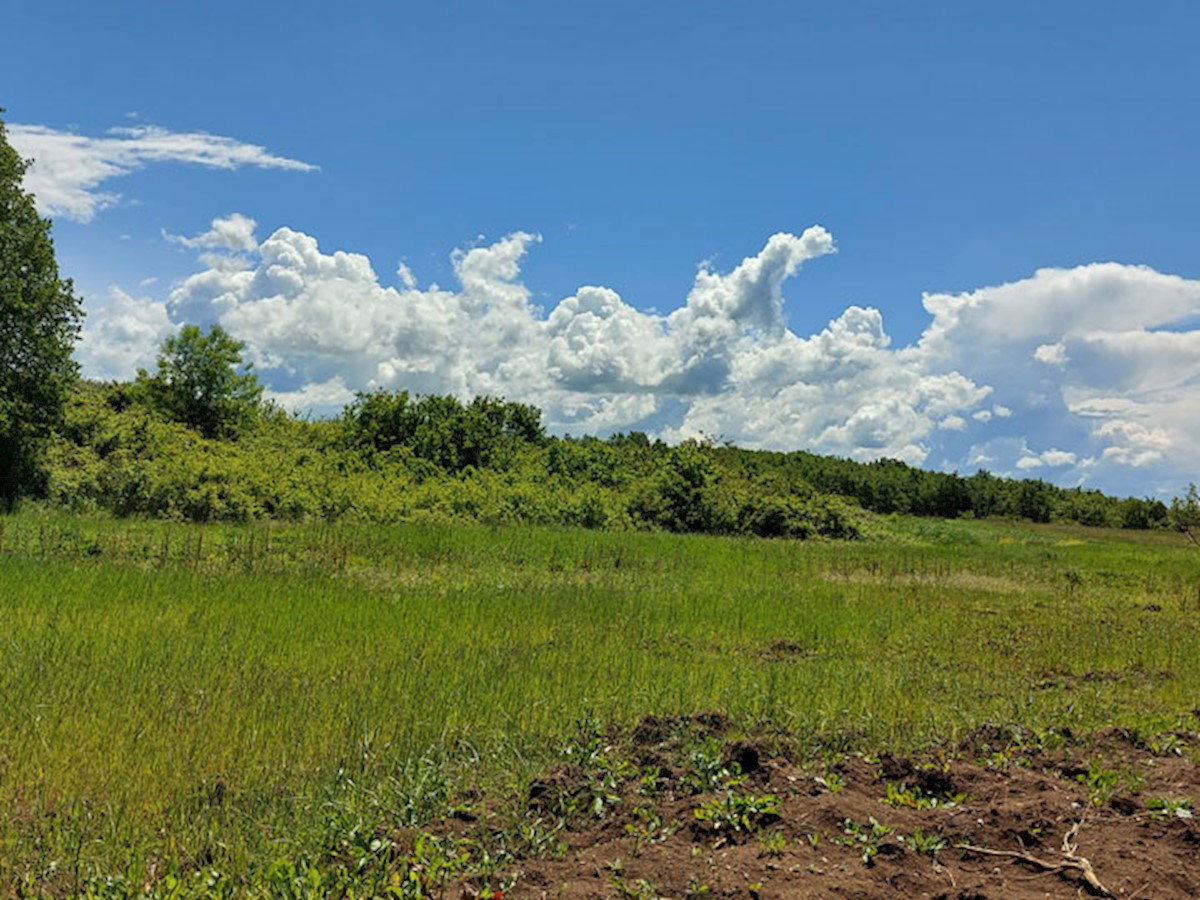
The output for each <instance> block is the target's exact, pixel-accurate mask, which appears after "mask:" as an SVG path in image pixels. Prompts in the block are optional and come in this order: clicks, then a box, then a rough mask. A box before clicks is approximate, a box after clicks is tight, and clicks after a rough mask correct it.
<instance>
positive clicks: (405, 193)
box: [0, 0, 1200, 498]
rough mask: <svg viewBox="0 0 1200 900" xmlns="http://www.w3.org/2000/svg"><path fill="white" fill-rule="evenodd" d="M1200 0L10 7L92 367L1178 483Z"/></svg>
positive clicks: (1194, 428) (1009, 471)
mask: <svg viewBox="0 0 1200 900" xmlns="http://www.w3.org/2000/svg"><path fill="white" fill-rule="evenodd" d="M1198 30H1200V6H1197V5H1196V4H1195V3H1192V2H1146V3H1140V4H1136V5H1135V4H1126V3H1110V2H1099V3H1097V2H1094V0H1092V2H1086V3H1076V2H1067V0H1064V2H1055V3H1045V2H1036V3H1027V2H1010V3H1004V4H971V3H961V2H919V0H913V2H905V3H892V2H854V0H847V2H839V3H836V4H830V3H803V2H788V3H783V2H756V3H746V4H737V5H735V4H726V3H708V2H693V3H682V2H646V0H639V2H623V0H614V2H607V3H589V2H582V0H581V2H571V3H563V2H555V3H550V2H537V0H530V2H514V3H503V4H502V3H494V2H491V3H483V2H465V0H464V2H447V3H440V4H416V3H383V2H362V0H345V2H342V3H340V4H337V5H336V6H335V5H330V4H326V3H315V2H303V0H298V2H291V3H287V4H283V3H277V2H268V0H264V2H259V3H232V2H227V0H208V2H205V3H198V2H187V0H183V2H173V3H163V2H160V0H155V2H144V0H130V2H122V3H119V4H97V3H94V2H90V0H89V2H60V0H39V2H38V3H27V4H19V5H18V6H17V7H15V8H13V9H11V10H7V11H6V13H5V31H6V40H5V49H4V52H3V53H0V106H3V107H4V108H5V110H6V112H5V113H4V114H3V115H4V120H5V123H6V127H7V132H8V139H9V140H10V142H11V143H12V144H13V145H14V146H15V147H16V148H17V149H18V150H19V151H20V152H21V153H22V155H23V156H25V157H28V158H32V159H33V160H34V163H33V165H32V167H31V168H30V170H29V171H28V172H27V174H26V180H25V186H26V188H27V189H28V190H29V191H31V192H32V193H33V194H34V196H35V198H36V199H37V202H38V206H39V209H40V210H41V212H42V213H43V214H45V215H47V216H49V217H51V218H52V220H53V222H54V231H53V235H54V239H55V246H56V251H57V256H58V262H59V268H60V271H61V273H62V274H63V275H64V276H68V277H71V278H73V279H74V281H75V285H76V288H77V289H78V292H79V293H80V294H81V295H82V296H83V298H84V306H85V311H86V321H85V330H84V335H83V339H82V341H81V343H80V345H79V347H78V348H77V351H76V357H77V359H78V360H79V362H80V365H81V368H82V371H83V372H84V374H85V375H87V376H89V377H93V378H102V379H127V378H130V377H132V376H133V375H134V374H135V372H136V371H137V369H138V367H147V368H153V365H154V360H155V355H156V351H157V349H158V347H159V345H160V344H161V342H162V341H163V339H164V338H165V337H167V336H168V335H170V334H172V333H173V332H174V331H175V330H177V329H178V328H179V326H180V325H182V324H184V323H196V324H200V325H202V326H209V325H212V324H220V325H222V326H223V327H224V328H225V329H226V330H227V331H229V332H230V333H232V334H233V335H235V336H236V337H237V338H239V339H240V340H243V341H244V342H245V344H246V350H245V353H246V357H247V359H249V360H252V361H253V363H254V369H255V371H256V372H257V373H258V374H259V377H260V379H261V380H262V381H263V383H264V384H265V385H266V386H267V388H268V396H269V397H271V398H272V399H274V400H276V401H277V402H279V403H281V404H283V405H284V406H285V407H287V408H289V409H295V410H297V411H301V412H304V413H307V414H313V415H327V414H335V413H337V412H338V411H339V410H340V409H341V408H342V406H343V405H344V404H345V403H347V402H349V401H351V400H352V399H353V397H354V395H355V393H356V392H359V391H370V390H376V389H386V390H408V391H410V392H412V393H454V394H457V395H459V396H461V397H464V398H466V397H470V396H473V395H477V394H491V395H495V396H503V397H506V398H507V399H510V400H515V401H520V402H526V403H534V404H536V405H537V406H539V407H540V408H541V409H542V410H543V421H544V422H545V423H546V425H547V426H548V427H549V428H550V430H551V431H553V432H555V433H559V434H574V435H582V434H596V435H601V436H603V435H607V434H611V433H613V432H616V431H631V430H638V431H645V432H647V433H649V434H650V435H652V436H658V437H662V438H663V439H665V440H668V441H677V440H681V439H684V438H688V437H706V438H709V439H711V440H714V441H718V442H720V441H732V442H734V443H736V444H738V445H739V446H743V447H749V448H766V449H777V450H794V449H808V450H812V451H815V452H819V453H828V454H835V455H838V456H846V457H851V458H854V459H859V460H871V459H876V458H880V457H891V458H897V459H902V460H904V461H905V462H908V463H910V464H912V465H919V466H923V467H925V468H931V469H939V470H946V471H958V472H960V473H962V474H969V473H971V472H974V471H976V470H977V469H979V468H986V469H988V470H989V471H991V472H994V473H997V474H1001V475H1011V476H1015V477H1034V478H1042V479H1045V480H1047V481H1050V482H1053V483H1055V484H1060V485H1063V486H1068V487H1070V486H1075V485H1081V486H1084V487H1087V488H1099V489H1102V490H1105V491H1107V492H1110V493H1117V494H1120V495H1128V494H1132V495H1136V496H1159V497H1164V498H1169V497H1171V496H1175V495H1179V494H1182V493H1183V491H1184V490H1185V488H1186V485H1187V484H1188V482H1190V481H1197V480H1200V476H1198V475H1197V464H1196V460H1197V459H1200V215H1198V214H1197V211H1198V210H1200V172H1198V169H1197V155H1196V147H1197V146H1200V78H1197V77H1196V71H1195V52H1194V35H1195V34H1196V33H1197V32H1198Z"/></svg>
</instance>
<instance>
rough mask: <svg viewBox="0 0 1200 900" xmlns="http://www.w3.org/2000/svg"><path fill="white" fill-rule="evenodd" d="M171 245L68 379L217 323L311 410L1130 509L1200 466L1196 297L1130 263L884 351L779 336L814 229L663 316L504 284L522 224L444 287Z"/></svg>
mask: <svg viewBox="0 0 1200 900" xmlns="http://www.w3.org/2000/svg"><path fill="white" fill-rule="evenodd" d="M173 240H175V241H176V242H177V243H179V244H180V245H181V246H185V247H188V248H190V249H193V250H195V251H197V252H198V253H199V254H200V256H201V260H202V263H203V267H202V269H201V270H200V271H198V272H197V273H196V274H194V275H192V276H191V277H189V278H187V279H185V280H184V281H183V282H181V283H179V284H177V285H176V286H175V287H174V289H173V290H172V291H171V292H170V294H169V295H168V296H167V297H166V299H165V301H158V302H157V303H155V302H152V301H134V300H132V298H127V297H126V298H124V299H121V300H120V301H119V302H118V301H110V304H109V308H108V310H106V311H105V313H104V316H105V317H111V318H112V319H113V320H114V321H113V323H109V324H106V323H105V322H104V321H100V322H96V321H95V320H94V318H95V317H93V319H90V320H89V324H88V328H89V338H88V341H87V342H85V344H86V348H87V353H89V354H91V355H90V356H87V355H86V354H83V357H84V358H85V365H89V366H92V365H99V364H100V363H101V362H102V363H103V366H104V367H105V371H106V372H109V373H112V374H114V375H115V374H117V373H116V372H115V371H114V370H115V369H116V368H117V367H118V366H119V365H120V364H121V362H122V360H127V361H132V360H133V359H134V358H138V359H141V358H143V357H144V343H143V345H142V346H143V350H141V351H138V352H134V351H133V350H128V351H122V350H120V349H119V348H120V345H121V340H122V335H125V336H126V337H128V339H129V340H130V341H139V342H144V341H148V340H151V339H152V338H153V336H155V335H158V334H160V333H161V329H162V327H163V322H164V320H165V319H167V318H169V320H170V321H171V322H174V323H181V322H184V321H190V322H198V323H201V324H207V323H210V322H218V321H219V322H220V323H221V324H223V325H224V326H225V327H226V328H227V329H228V330H230V331H231V332H232V333H233V334H235V335H237V336H238V337H239V338H241V339H243V340H245V341H246V342H247V344H248V348H249V355H250V357H251V358H252V359H253V361H254V362H255V364H256V366H257V367H258V370H259V372H260V374H261V375H262V377H263V378H264V380H265V381H266V382H267V384H268V386H269V388H270V392H269V396H272V397H273V398H275V399H276V400H277V402H280V403H282V404H283V405H285V406H289V407H292V406H304V407H311V408H315V409H317V410H318V411H335V410H336V409H337V408H339V407H340V406H341V405H342V404H343V403H344V402H346V400H348V399H349V398H350V397H351V396H352V393H353V392H354V391H357V390H363V389H373V388H376V387H381V388H387V389H407V390H409V391H413V392H417V393H430V392H439V393H446V392H448V393H454V394H457V395H460V396H468V395H472V394H493V395H500V396H506V397H509V398H510V399H515V400H521V401H523V402H530V403H535V404H537V405H538V406H540V407H541V408H542V409H543V410H544V412H545V418H546V421H547V423H548V425H549V426H550V427H551V428H552V429H555V430H559V431H570V432H572V433H575V434H580V433H601V434H603V433H607V432H611V431H613V430H630V429H639V430H645V431H649V432H651V433H653V434H657V435H660V436H663V437H664V438H666V439H668V440H677V439H680V438H683V437H689V436H694V435H700V434H703V435H708V436H712V437H715V438H722V439H731V440H734V441H736V442H737V443H739V444H740V445H742V446H747V447H763V448H778V449H792V448H808V449H813V450H816V451H818V452H824V453H833V454H837V455H843V456H849V457H853V458H856V459H864V460H865V459H874V458H877V457H880V456H890V457H894V458H899V459H903V460H905V461H907V462H910V463H912V464H918V465H919V464H924V463H925V462H926V461H927V460H928V459H929V458H931V454H936V456H935V457H934V458H937V459H939V460H945V461H946V464H947V465H949V466H954V465H959V466H962V467H966V468H972V467H974V466H978V465H980V464H982V462H987V464H988V465H989V467H990V468H993V469H994V470H995V471H997V472H999V473H1000V474H1006V473H1008V474H1021V473H1025V472H1031V471H1034V470H1037V469H1043V468H1044V469H1047V470H1050V471H1052V472H1053V474H1054V477H1055V478H1056V479H1059V480H1061V481H1063V482H1069V483H1079V482H1081V481H1083V480H1084V479H1090V480H1091V481H1092V483H1101V484H1104V485H1107V486H1109V487H1110V488H1111V489H1118V488H1116V487H1113V486H1119V485H1122V484H1130V487H1129V488H1128V489H1129V490H1130V491H1132V492H1137V493H1144V492H1145V491H1144V490H1140V489H1139V488H1138V487H1137V486H1136V485H1137V484H1140V483H1141V479H1144V477H1145V473H1146V472H1147V471H1148V467H1151V466H1153V467H1154V470H1153V471H1154V473H1155V476H1156V478H1157V481H1156V484H1161V483H1170V482H1171V480H1172V479H1173V478H1176V477H1177V476H1179V477H1182V476H1181V473H1183V472H1185V470H1187V467H1188V466H1190V464H1191V462H1190V461H1191V460H1192V459H1194V458H1195V456H1196V455H1197V454H1198V453H1200V416H1196V415H1195V409H1196V408H1198V406H1197V404H1198V403H1200V397H1198V395H1200V333H1198V332H1196V331H1188V330H1186V329H1181V327H1180V326H1179V324H1178V323H1180V322H1181V321H1185V320H1188V317H1189V316H1194V315H1196V313H1197V312H1200V282H1197V281H1188V280H1185V279H1182V278H1178V277H1175V276H1168V275H1162V274H1160V273H1158V272H1154V271H1153V270H1150V269H1146V268H1144V267H1136V266H1119V265H1116V264H1111V263H1106V264H1101V265H1097V266H1084V267H1080V268H1079V269H1071V270H1052V269H1043V270H1039V271H1038V272H1037V273H1036V274H1035V275H1034V276H1033V277H1031V278H1029V279H1025V280H1024V281H1018V282H1013V283H1011V284H1006V285H1001V286H999V287H995V288H985V289H981V290H979V291H973V292H970V293H967V294H960V295H927V296H926V297H925V305H926V308H927V309H928V310H929V312H930V313H931V315H932V320H931V322H930V324H929V327H928V328H927V329H926V331H925V333H924V335H923V336H922V338H921V340H920V341H919V342H918V343H917V344H915V345H912V346H906V347H899V348H895V347H893V346H892V343H891V339H890V337H889V336H888V334H887V332H886V330H885V327H884V321H883V317H882V315H881V314H880V313H879V311H878V310H875V309H870V308H862V307H854V306H852V307H850V308H848V309H847V310H846V311H845V312H844V313H843V314H842V315H840V316H839V317H837V318H836V319H834V320H833V321H832V322H830V323H829V324H828V326H827V327H826V328H824V329H822V330H821V331H820V332H818V333H816V334H813V335H809V336H802V335H798V334H796V333H794V332H792V331H791V330H789V329H788V327H787V324H786V322H785V320H784V316H783V287H784V284H785V282H787V280H788V279H789V278H790V277H792V276H793V275H794V274H795V273H796V272H797V271H798V270H799V269H800V267H801V266H802V265H803V264H804V263H805V262H806V261H809V260H812V259H815V258H818V257H820V256H823V255H827V254H829V253H832V252H833V251H834V245H833V239H832V237H831V236H830V235H829V233H828V232H826V231H825V230H824V229H823V228H820V227H813V228H810V229H808V230H807V231H805V232H803V233H802V234H800V235H793V234H784V233H781V234H776V235H774V236H772V237H771V238H769V239H768V240H767V241H766V243H765V244H764V246H763V247H762V249H761V250H760V251H759V252H758V253H756V254H754V255H752V256H749V257H747V258H746V259H744V260H742V262H741V263H739V264H738V265H737V266H735V267H734V268H733V269H732V271H729V272H727V273H720V272H717V271H714V270H713V269H712V268H711V266H709V265H704V266H702V267H700V269H699V271H698V272H697V275H696V278H695V282H694V284H693V286H692V288H691V290H690V291H689V292H688V294H687V296H686V297H685V298H684V299H683V302H682V303H681V304H680V305H679V306H678V307H676V308H675V309H674V310H671V311H669V312H667V313H665V314H659V313H655V312H647V311H644V310H642V309H639V308H637V307H635V306H633V305H631V304H630V303H628V302H626V300H625V299H624V298H622V297H621V296H620V295H619V294H618V293H617V292H615V291H613V290H611V289H610V288H606V287H603V286H584V287H580V288H579V289H578V290H576V291H575V292H574V293H573V294H572V295H570V296H568V297H565V298H563V299H562V300H560V301H559V302H558V303H556V304H554V305H552V306H551V308H550V309H549V310H548V312H545V313H543V312H542V311H541V310H539V309H537V308H536V307H535V306H534V305H533V304H532V302H531V294H530V292H529V290H528V289H527V288H526V287H525V285H524V284H523V282H522V280H521V263H522V260H523V259H524V256H525V254H526V253H528V252H529V251H530V249H531V248H532V247H533V246H534V245H535V244H536V243H537V242H538V241H539V240H540V238H539V237H538V236H536V235H533V234H529V233H525V232H516V233H514V234H511V235H508V236H507V237H504V238H502V239H501V240H498V241H496V242H494V243H491V244H486V243H479V244H478V245H477V246H474V247H471V248H468V249H464V250H459V251H456V252H455V253H454V254H453V255H452V261H453V265H454V271H455V276H456V278H457V281H458V285H457V286H456V287H455V288H453V289H442V288H439V287H437V286H436V285H431V286H430V287H428V288H425V289H418V287H417V280H416V278H415V276H413V274H412V273H411V271H410V270H409V269H408V268H407V266H406V265H404V264H403V263H401V264H400V265H399V266H398V267H397V279H398V282H397V284H398V286H397V287H388V286H384V285H383V284H381V283H380V281H379V279H378V277H377V275H376V273H375V271H374V269H373V268H372V266H371V263H370V261H369V260H368V259H367V258H366V257H364V256H361V255H359V254H355V253H347V252H342V251H337V252H333V253H326V252H323V251H322V250H321V248H320V247H319V246H318V244H317V241H316V240H315V239H314V238H313V237H311V236H309V235H306V234H303V233H301V232H299V231H295V230H292V229H288V228H281V229H279V230H277V231H276V232H275V233H273V234H271V235H270V236H268V237H267V238H266V239H265V240H263V241H262V242H261V243H258V242H257V238H256V237H255V236H254V222H253V221H252V220H251V219H249V218H246V217H244V216H230V217H228V218H226V219H220V220H217V221H215V222H214V223H213V226H212V228H211V229H209V230H208V231H207V232H205V233H204V234H202V235H200V236H198V237H191V238H173ZM122 296H124V295H122ZM796 299H797V298H793V302H795V300H796ZM799 299H800V300H801V302H802V299H803V298H802V297H801V298H799ZM1172 326H1174V329H1175V330H1169V329H1171V328H1172ZM138 328H141V329H142V330H141V331H138ZM122 329H124V330H123V331H122ZM102 344H103V345H105V346H106V347H107V350H106V351H105V354H106V355H103V356H102V355H101V354H100V352H99V349H98V348H99V347H100V346H101V345H102ZM109 345H111V346H109ZM139 353H140V354H141V355H139ZM1031 359H1034V360H1038V361H1040V362H1041V363H1043V365H1031V364H1030V363H1029V360H1031ZM985 402H986V403H987V406H984V405H983V404H984V403H985ZM1031 446H1032V447H1049V448H1050V449H1048V450H1031V449H1030V447H1031ZM956 461H957V462H956ZM1122 473H1124V474H1122ZM1122 479H1124V481H1122ZM1183 481H1186V478H1183ZM1183 481H1181V483H1183Z"/></svg>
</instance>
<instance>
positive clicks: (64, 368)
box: [0, 109, 82, 512]
mask: <svg viewBox="0 0 1200 900" xmlns="http://www.w3.org/2000/svg"><path fill="white" fill-rule="evenodd" d="M3 111H4V110H2V109H0V113H2V112H3ZM27 165H28V164H27V163H26V161H25V160H23V159H21V157H20V156H19V155H18V154H17V152H16V150H14V149H13V148H12V146H11V145H10V144H9V143H8V141H7V139H6V138H5V132H4V121H3V119H0V512H3V511H4V510H7V509H11V507H12V505H13V503H14V502H15V500H16V498H17V497H18V496H19V495H20V494H22V493H28V492H29V491H31V490H33V491H36V490H39V489H42V488H43V487H44V484H43V482H42V478H43V476H44V474H45V472H44V469H43V468H42V467H41V466H39V465H38V457H39V456H40V454H41V453H42V451H43V449H44V447H45V444H46V440H47V439H48V437H49V433H50V430H51V429H52V428H53V427H54V426H55V425H57V424H59V422H60V421H61V415H62V409H63V403H64V400H65V397H66V393H67V390H68V389H69V387H70V385H71V384H72V383H74V381H75V379H76V377H77V374H76V367H75V363H74V361H73V360H72V359H71V351H72V349H73V348H74V345H75V339H76V338H77V337H78V334H79V321H80V319H81V318H82V310H81V307H80V301H79V299H78V298H77V297H76V296H75V293H74V288H73V287H72V284H71V281H70V280H69V279H67V280H64V279H61V278H59V276H58V265H57V263H56V262H55V258H54V243H53V242H52V241H51V239H50V222H49V221H48V220H47V219H44V218H42V217H41V216H39V215H38V214H37V208H36V207H35V205H34V201H33V196H32V195H31V194H29V193H28V192H26V191H25V190H24V189H23V188H22V186H21V179H22V177H23V176H24V174H25V169H26V167H27Z"/></svg>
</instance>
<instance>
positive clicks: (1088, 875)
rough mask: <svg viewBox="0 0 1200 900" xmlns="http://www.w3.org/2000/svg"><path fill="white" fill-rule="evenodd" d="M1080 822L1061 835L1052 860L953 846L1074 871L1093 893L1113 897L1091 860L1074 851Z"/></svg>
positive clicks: (1017, 852)
mask: <svg viewBox="0 0 1200 900" xmlns="http://www.w3.org/2000/svg"><path fill="white" fill-rule="evenodd" d="M1082 824H1083V823H1082V822H1076V823H1075V824H1074V825H1072V826H1071V828H1070V829H1069V830H1068V831H1067V833H1066V834H1065V835H1063V843H1062V858H1061V859H1057V860H1053V861H1048V860H1044V859H1038V858H1037V857H1036V856H1034V855H1033V854H1032V853H1026V852H1025V851H1023V850H992V849H990V848H988V847H977V846H975V845H974V844H955V845H954V848H955V849H956V850H963V851H966V852H968V853H979V854H982V855H984V856H1003V857H1005V858H1007V859H1016V860H1020V861H1021V862H1023V863H1028V864H1029V865H1031V866H1035V867H1037V868H1039V869H1041V870H1042V871H1044V872H1059V873H1061V872H1074V873H1076V874H1078V876H1079V877H1080V878H1082V879H1083V881H1084V883H1085V884H1086V885H1087V886H1088V887H1089V888H1090V889H1091V892H1092V893H1093V894H1096V895H1098V896H1100V897H1113V896H1115V895H1114V894H1113V893H1112V892H1111V891H1110V890H1109V889H1108V888H1106V887H1105V886H1104V885H1103V884H1101V883H1100V879H1099V878H1097V877H1096V872H1095V870H1094V869H1093V868H1092V864H1091V862H1090V861H1089V860H1088V859H1087V858H1086V857H1083V856H1079V855H1078V853H1077V852H1076V851H1077V850H1078V849H1079V844H1078V843H1077V842H1076V840H1075V838H1076V836H1077V835H1078V834H1079V826H1080V825H1082Z"/></svg>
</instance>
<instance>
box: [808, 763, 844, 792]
mask: <svg viewBox="0 0 1200 900" xmlns="http://www.w3.org/2000/svg"><path fill="white" fill-rule="evenodd" d="M813 780H814V781H816V783H817V784H819V785H820V786H821V787H823V788H825V790H827V791H829V793H831V794H836V793H837V792H838V791H840V790H842V789H843V788H844V787H845V786H846V779H845V778H843V777H842V776H841V775H840V774H838V773H837V772H835V771H834V770H833V769H830V770H829V771H828V772H826V773H825V774H824V775H818V776H817V777H816V778H815V779H813Z"/></svg>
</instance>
